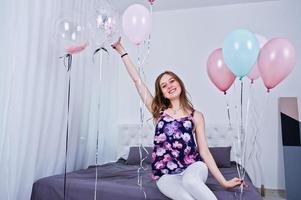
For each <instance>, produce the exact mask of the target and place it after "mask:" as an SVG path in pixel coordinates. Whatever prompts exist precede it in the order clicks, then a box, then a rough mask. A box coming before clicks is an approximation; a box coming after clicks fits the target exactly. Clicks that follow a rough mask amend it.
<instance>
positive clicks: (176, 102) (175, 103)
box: [170, 99, 181, 110]
mask: <svg viewBox="0 0 301 200" xmlns="http://www.w3.org/2000/svg"><path fill="white" fill-rule="evenodd" d="M170 103H171V109H174V110H175V109H179V108H180V107H181V104H180V101H179V99H175V100H170Z"/></svg>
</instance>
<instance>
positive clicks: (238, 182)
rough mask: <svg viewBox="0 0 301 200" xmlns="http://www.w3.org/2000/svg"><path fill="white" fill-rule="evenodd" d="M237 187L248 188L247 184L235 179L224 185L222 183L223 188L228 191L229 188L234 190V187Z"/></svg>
mask: <svg viewBox="0 0 301 200" xmlns="http://www.w3.org/2000/svg"><path fill="white" fill-rule="evenodd" d="M238 185H241V186H245V187H248V186H247V184H246V183H245V182H244V181H243V180H241V179H239V178H236V177H235V178H232V179H231V180H229V181H226V183H224V185H223V186H224V188H226V189H230V188H234V187H235V186H238Z"/></svg>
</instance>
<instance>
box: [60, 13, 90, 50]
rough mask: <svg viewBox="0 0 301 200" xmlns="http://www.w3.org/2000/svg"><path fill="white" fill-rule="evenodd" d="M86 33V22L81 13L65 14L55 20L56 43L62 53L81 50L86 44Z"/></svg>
mask: <svg viewBox="0 0 301 200" xmlns="http://www.w3.org/2000/svg"><path fill="white" fill-rule="evenodd" d="M88 34H89V33H88V30H87V24H86V23H85V21H84V19H83V16H82V15H79V14H77V13H75V14H73V15H71V14H69V15H67V14H65V15H64V16H63V17H61V18H60V19H58V20H57V21H56V25H55V38H56V43H57V44H59V45H60V49H61V50H63V51H64V53H70V54H75V53H79V52H81V51H83V50H84V49H85V48H86V47H87V45H88Z"/></svg>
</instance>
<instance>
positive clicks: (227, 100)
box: [225, 96, 232, 129]
mask: <svg viewBox="0 0 301 200" xmlns="http://www.w3.org/2000/svg"><path fill="white" fill-rule="evenodd" d="M225 98H226V108H227V117H228V125H229V128H230V129H231V128H232V124H231V115H230V105H229V99H228V97H227V96H225Z"/></svg>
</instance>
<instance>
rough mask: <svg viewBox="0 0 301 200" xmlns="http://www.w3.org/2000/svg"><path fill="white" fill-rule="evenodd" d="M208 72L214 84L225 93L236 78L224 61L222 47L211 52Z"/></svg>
mask: <svg viewBox="0 0 301 200" xmlns="http://www.w3.org/2000/svg"><path fill="white" fill-rule="evenodd" d="M207 73H208V76H209V78H210V80H211V81H212V82H213V83H214V85H215V86H216V87H217V88H218V89H219V90H220V91H223V92H224V94H226V91H227V90H228V89H229V88H230V86H231V85H232V83H233V82H234V80H235V75H234V74H233V73H232V71H231V70H230V69H229V68H228V66H227V65H226V64H225V62H224V58H223V52H222V49H221V48H219V49H216V50H214V51H213V52H212V53H211V54H210V56H209V58H208V60H207Z"/></svg>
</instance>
